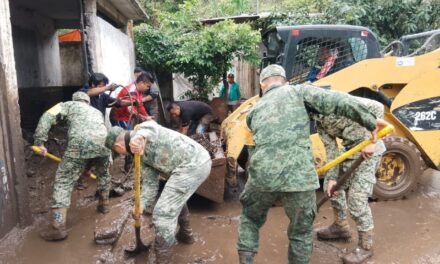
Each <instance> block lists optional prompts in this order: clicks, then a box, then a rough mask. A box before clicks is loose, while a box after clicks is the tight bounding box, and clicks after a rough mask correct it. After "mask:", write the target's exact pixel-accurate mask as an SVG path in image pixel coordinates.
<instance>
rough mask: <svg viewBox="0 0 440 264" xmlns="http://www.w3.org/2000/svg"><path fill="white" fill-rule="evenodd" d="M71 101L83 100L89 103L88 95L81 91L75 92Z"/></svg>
mask: <svg viewBox="0 0 440 264" xmlns="http://www.w3.org/2000/svg"><path fill="white" fill-rule="evenodd" d="M72 100H73V101H85V102H87V103H89V104H90V97H89V96H88V95H87V94H86V93H83V92H76V93H74V94H73V95H72Z"/></svg>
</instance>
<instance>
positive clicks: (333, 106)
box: [295, 84, 376, 131]
mask: <svg viewBox="0 0 440 264" xmlns="http://www.w3.org/2000/svg"><path fill="white" fill-rule="evenodd" d="M295 88H296V89H299V92H300V93H301V95H302V97H303V100H304V103H305V105H306V106H308V107H309V108H311V110H313V111H316V112H318V113H321V114H323V115H329V114H335V115H339V116H345V117H347V118H349V119H351V120H353V121H355V122H357V123H359V124H360V125H361V126H363V127H365V128H367V129H368V130H369V131H373V130H374V129H375V128H376V117H375V116H374V115H373V113H372V112H370V111H369V110H368V109H367V108H366V107H365V106H363V105H362V104H360V103H355V102H357V101H356V99H355V97H354V96H351V95H349V94H345V93H341V92H336V91H329V90H325V89H323V88H319V87H316V86H313V85H310V84H303V85H297V86H295Z"/></svg>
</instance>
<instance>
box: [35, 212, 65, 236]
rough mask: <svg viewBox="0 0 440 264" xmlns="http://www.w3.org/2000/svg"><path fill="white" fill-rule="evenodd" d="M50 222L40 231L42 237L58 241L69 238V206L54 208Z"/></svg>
mask: <svg viewBox="0 0 440 264" xmlns="http://www.w3.org/2000/svg"><path fill="white" fill-rule="evenodd" d="M50 214H51V215H50V223H49V225H48V226H47V228H46V229H45V230H43V231H41V232H40V237H41V238H43V239H44V240H47V241H58V240H63V239H66V238H67V231H66V216H67V208H54V209H52V210H51V213H50Z"/></svg>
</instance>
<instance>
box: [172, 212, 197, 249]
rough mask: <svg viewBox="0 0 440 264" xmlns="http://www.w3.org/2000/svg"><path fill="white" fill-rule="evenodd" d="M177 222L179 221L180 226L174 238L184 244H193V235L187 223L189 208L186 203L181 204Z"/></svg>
mask: <svg viewBox="0 0 440 264" xmlns="http://www.w3.org/2000/svg"><path fill="white" fill-rule="evenodd" d="M177 222H178V223H179V226H180V228H179V232H177V234H176V239H177V240H178V241H179V242H181V243H184V244H193V243H194V236H193V232H192V229H191V227H190V225H189V210H188V206H187V205H186V204H185V206H183V208H182V211H181V212H180V215H179V218H178V220H177Z"/></svg>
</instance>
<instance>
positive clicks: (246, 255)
mask: <svg viewBox="0 0 440 264" xmlns="http://www.w3.org/2000/svg"><path fill="white" fill-rule="evenodd" d="M254 256H255V252H250V251H240V250H239V251H238V258H239V259H240V262H239V263H240V264H253V263H254Z"/></svg>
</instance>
